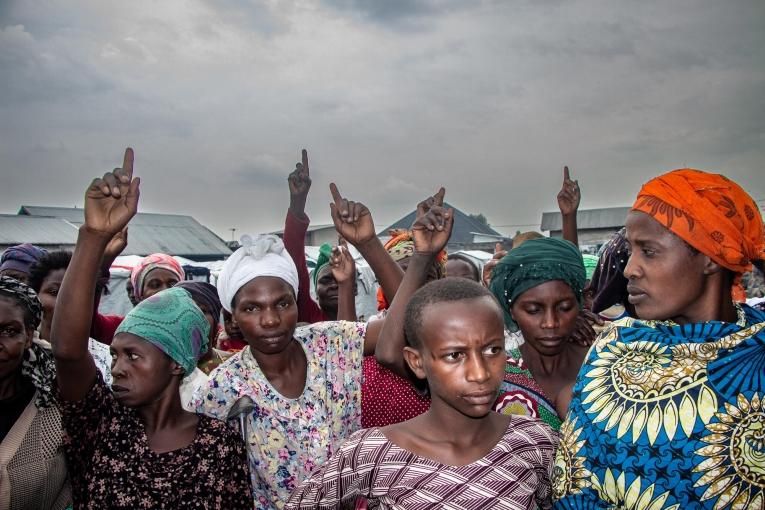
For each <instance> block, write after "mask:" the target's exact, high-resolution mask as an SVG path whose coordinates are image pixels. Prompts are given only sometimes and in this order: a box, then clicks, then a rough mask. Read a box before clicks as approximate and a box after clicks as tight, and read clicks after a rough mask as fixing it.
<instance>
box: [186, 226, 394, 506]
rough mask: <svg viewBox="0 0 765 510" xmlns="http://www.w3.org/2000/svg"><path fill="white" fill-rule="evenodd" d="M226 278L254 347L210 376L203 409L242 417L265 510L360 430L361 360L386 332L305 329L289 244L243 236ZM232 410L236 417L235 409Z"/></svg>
mask: <svg viewBox="0 0 765 510" xmlns="http://www.w3.org/2000/svg"><path fill="white" fill-rule="evenodd" d="M242 241H243V245H242V247H241V248H239V249H238V250H237V251H236V252H234V254H233V255H231V257H229V258H228V259H227V260H226V262H225V264H224V266H223V269H222V270H221V272H220V275H219V277H218V294H219V296H220V298H221V303H222V304H223V306H224V308H226V309H228V310H230V312H231V313H232V316H233V319H234V321H235V322H236V323H237V325H238V326H239V329H240V330H241V332H242V335H243V337H244V339H245V340H246V341H247V343H248V346H247V347H245V348H244V349H243V350H242V351H240V352H239V353H236V354H234V355H233V356H232V357H231V358H229V359H228V360H226V361H225V362H224V363H223V364H222V365H220V366H219V367H218V368H217V369H215V370H213V372H212V373H211V374H210V381H209V383H208V384H207V386H205V387H204V388H203V389H202V390H201V391H200V392H199V394H198V396H197V397H195V399H194V401H195V404H196V406H197V410H198V411H199V412H204V413H207V414H209V415H210V416H213V417H218V418H221V419H225V418H227V417H229V415H230V414H231V413H234V414H238V412H237V411H236V408H237V407H238V404H237V402H238V401H241V400H242V399H243V398H245V397H246V398H245V400H246V399H249V400H250V401H252V402H253V403H254V408H252V410H251V411H243V413H244V414H242V416H244V417H245V418H246V420H247V421H246V424H247V429H248V438H247V439H248V443H249V447H250V449H251V450H252V452H255V453H253V454H252V455H251V456H250V466H251V473H252V491H253V495H254V498H255V504H256V507H258V508H281V507H282V506H283V505H284V502H285V501H286V499H287V497H288V496H289V493H290V491H291V490H292V489H294V487H295V486H296V485H297V483H299V481H301V480H302V479H304V478H305V477H307V476H308V474H309V473H310V472H311V471H312V470H313V468H314V467H315V466H317V465H320V464H321V463H323V462H324V461H325V460H326V458H327V457H328V455H329V454H330V453H331V452H332V451H334V449H335V448H336V447H337V446H339V444H340V442H342V441H343V440H344V439H345V438H346V437H347V436H348V435H350V434H351V433H352V432H354V431H355V430H357V429H358V428H360V425H361V424H360V400H361V379H362V375H361V358H362V356H363V354H364V353H365V352H373V351H374V346H375V344H376V341H377V331H379V325H375V324H370V325H369V327H367V325H366V324H364V323H353V322H322V323H317V324H314V325H308V326H305V327H301V328H297V317H298V312H297V303H296V296H297V293H298V274H297V270H296V268H295V264H294V262H293V261H292V258H291V257H290V255H289V254H288V253H287V251H286V249H285V248H284V245H283V244H282V242H281V240H280V239H279V238H277V237H275V236H261V237H259V238H258V239H256V240H252V239H250V238H249V237H247V236H245V237H244V238H243V240H242ZM232 409H233V411H232Z"/></svg>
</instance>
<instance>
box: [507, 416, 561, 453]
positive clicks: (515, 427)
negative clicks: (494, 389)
mask: <svg viewBox="0 0 765 510" xmlns="http://www.w3.org/2000/svg"><path fill="white" fill-rule="evenodd" d="M558 435H559V434H558V432H556V431H554V430H553V429H552V428H551V427H550V426H549V425H547V424H546V423H545V422H543V421H542V420H540V419H539V418H534V417H533V416H524V415H512V418H511V419H510V421H509V423H508V425H507V430H506V431H505V436H504V438H505V439H510V441H511V442H515V441H516V440H517V437H519V436H523V437H525V438H527V440H528V441H530V442H532V443H536V444H538V445H540V446H543V445H549V446H551V447H555V446H556V445H557V444H558Z"/></svg>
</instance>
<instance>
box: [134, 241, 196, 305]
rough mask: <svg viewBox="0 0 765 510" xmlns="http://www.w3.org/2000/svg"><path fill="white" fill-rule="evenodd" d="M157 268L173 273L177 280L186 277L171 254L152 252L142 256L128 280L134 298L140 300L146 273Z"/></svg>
mask: <svg viewBox="0 0 765 510" xmlns="http://www.w3.org/2000/svg"><path fill="white" fill-rule="evenodd" d="M157 268H160V269H167V270H168V271H170V272H171V273H175V274H176V275H177V276H178V280H179V281H183V280H185V279H186V273H185V272H184V270H183V267H181V265H180V264H179V263H178V261H177V260H175V259H174V258H173V257H172V256H170V255H167V254H165V253H152V254H151V255H148V256H146V257H144V258H143V259H142V260H141V262H139V263H138V265H137V266H135V267H134V268H133V270H132V271H131V272H130V282H131V283H132V284H133V295H134V296H135V297H136V299H139V300H140V299H141V297H142V296H143V282H144V279H145V278H146V275H147V274H149V272H150V271H151V270H152V269H157Z"/></svg>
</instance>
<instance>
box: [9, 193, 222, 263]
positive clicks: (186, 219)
mask: <svg viewBox="0 0 765 510" xmlns="http://www.w3.org/2000/svg"><path fill="white" fill-rule="evenodd" d="M2 216H3V219H2V220H0V248H3V247H4V246H5V245H6V241H7V242H10V243H11V244H9V245H10V246H13V245H16V244H21V243H32V244H36V245H38V246H42V247H44V248H47V245H51V244H52V245H57V246H61V247H62V248H68V249H72V248H74V243H75V241H76V240H77V229H78V228H79V226H80V225H82V223H83V222H84V216H83V209H81V208H76V207H71V208H70V207H40V206H30V205H23V206H21V209H19V213H18V215H17V216H13V215H2ZM38 224H39V225H40V230H39V231H37V227H34V226H33V225H38ZM60 224H63V225H67V226H68V227H67V228H70V229H71V231H72V232H73V234H72V235H73V237H72V238H71V239H70V240H69V243H66V242H63V241H66V240H67V239H68V238H66V233H67V232H68V230H67V228H65V227H64V226H61V225H60ZM43 226H44V227H45V228H46V229H47V230H43ZM54 226H58V229H59V230H56V229H55V228H54ZM22 227H23V228H22ZM14 237H15V239H13V238H14ZM52 249H56V248H52ZM158 252H159V253H167V254H169V255H175V256H178V257H183V258H186V259H189V260H193V261H197V262H204V261H210V260H222V259H224V258H226V257H228V256H229V255H231V249H230V248H229V247H228V245H227V244H226V243H225V242H224V241H223V239H221V238H220V237H218V236H217V235H215V234H214V233H213V232H212V231H211V230H209V229H208V228H206V227H205V226H204V225H202V224H201V223H199V222H198V221H197V220H195V219H194V218H192V217H191V216H183V215H179V214H153V213H138V214H136V215H135V217H134V218H133V219H132V220H130V223H129V224H128V246H127V248H126V249H125V251H124V252H123V253H122V254H123V255H140V256H145V255H149V254H151V253H158Z"/></svg>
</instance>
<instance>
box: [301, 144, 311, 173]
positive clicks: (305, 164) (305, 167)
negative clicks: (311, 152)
mask: <svg viewBox="0 0 765 510" xmlns="http://www.w3.org/2000/svg"><path fill="white" fill-rule="evenodd" d="M303 171H304V172H305V174H306V175H310V172H309V171H308V151H307V150H305V149H303Z"/></svg>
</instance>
